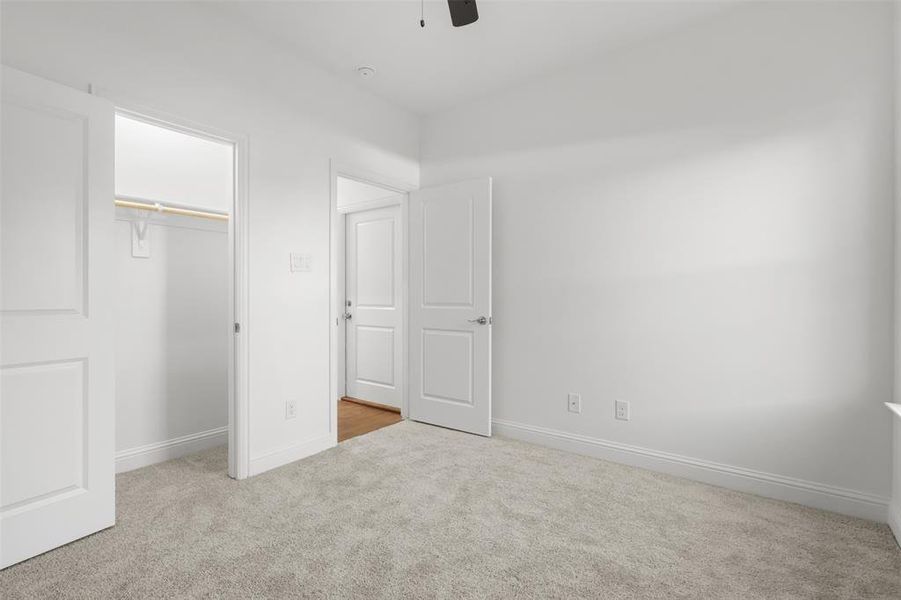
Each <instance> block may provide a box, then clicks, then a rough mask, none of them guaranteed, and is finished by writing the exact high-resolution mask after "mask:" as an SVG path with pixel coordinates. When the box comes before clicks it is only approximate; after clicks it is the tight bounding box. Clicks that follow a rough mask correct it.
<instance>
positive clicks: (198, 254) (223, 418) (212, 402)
mask: <svg viewBox="0 0 901 600" xmlns="http://www.w3.org/2000/svg"><path fill="white" fill-rule="evenodd" d="M133 213H134V211H130V210H127V209H126V210H123V209H119V211H118V215H119V218H120V219H123V220H118V221H117V222H116V451H117V454H118V456H119V459H118V461H117V468H118V469H119V470H120V471H122V470H127V469H129V468H135V467H138V466H144V465H146V464H152V463H154V462H159V461H160V460H167V459H169V458H174V457H175V456H178V455H181V454H184V453H186V452H191V451H196V450H198V449H201V448H203V447H209V446H212V445H217V444H224V443H226V441H227V435H226V430H225V428H226V427H227V425H228V336H229V331H228V314H227V313H228V233H227V228H226V224H225V223H221V222H215V221H214V222H210V221H206V222H202V220H201V219H197V218H191V217H175V216H169V215H166V216H161V217H153V220H152V221H151V224H150V225H149V231H148V242H149V244H150V258H134V257H132V253H131V222H132V218H131V215H132V214H133ZM186 438H187V439H186Z"/></svg>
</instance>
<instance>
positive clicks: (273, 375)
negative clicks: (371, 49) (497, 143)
mask: <svg viewBox="0 0 901 600" xmlns="http://www.w3.org/2000/svg"><path fill="white" fill-rule="evenodd" d="M2 60H3V63H4V64H8V65H10V66H12V67H15V68H18V69H21V70H24V71H28V72H31V73H34V74H36V75H39V76H42V77H45V78H48V79H52V80H55V81H59V82H62V83H64V84H68V85H71V86H73V87H76V88H79V89H83V90H87V89H88V84H89V83H93V84H95V85H97V86H99V87H102V88H104V89H106V90H109V91H111V92H113V93H115V94H117V95H121V96H125V97H127V98H130V99H132V100H133V101H134V102H136V103H138V104H142V105H146V106H150V107H152V108H154V109H155V110H158V111H164V112H167V113H170V114H173V115H176V116H178V117H180V118H183V119H190V120H193V121H197V122H200V123H205V124H208V125H210V126H213V127H216V128H219V129H224V130H229V131H235V132H238V133H243V134H246V135H247V136H248V138H249V147H250V156H249V161H250V164H249V169H250V173H249V190H250V197H249V201H250V240H249V243H250V255H251V256H250V275H249V276H250V285H251V295H250V322H249V323H248V324H247V327H246V329H245V334H246V335H247V336H249V337H248V340H249V341H248V343H249V346H250V349H251V361H252V363H251V367H250V373H249V380H250V388H251V392H250V396H251V397H250V446H251V447H250V452H251V470H252V471H259V470H262V469H265V468H271V467H273V466H276V465H278V464H281V463H284V462H288V461H290V460H293V459H296V458H299V457H301V456H304V455H305V454H307V453H310V452H313V451H316V450H319V449H322V448H325V447H327V446H328V445H330V444H331V443H332V441H331V440H332V435H331V434H330V432H329V406H330V404H331V403H330V402H329V400H328V394H329V391H328V389H329V375H328V373H329V364H328V359H329V353H328V351H327V349H328V347H329V331H330V327H331V326H332V324H331V322H330V318H329V274H328V264H329V261H328V252H329V213H330V207H329V198H330V195H329V185H330V182H329V178H330V175H329V159H331V158H334V159H336V160H338V161H339V162H340V163H342V164H346V165H359V166H361V167H362V168H366V169H368V170H370V171H374V172H379V173H384V174H385V175H386V176H390V177H392V178H395V179H398V180H402V181H412V182H417V181H418V179H419V167H418V143H419V138H418V134H419V123H418V119H417V118H416V117H414V116H413V115H411V114H409V113H406V112H404V111H402V110H400V109H397V108H394V107H393V106H391V105H389V104H388V103H386V102H384V101H381V100H378V99H376V98H375V97H373V96H370V95H368V94H365V93H363V92H360V91H358V90H357V88H355V87H353V86H350V85H345V84H343V83H340V82H337V81H336V80H334V79H333V78H331V77H330V76H328V75H327V74H325V73H324V72H322V71H320V70H318V69H316V68H313V67H311V66H310V65H308V64H306V63H304V61H302V60H300V59H298V57H296V56H293V55H291V54H288V53H286V52H283V51H282V49H281V48H279V47H275V46H272V45H270V43H269V42H268V41H267V40H263V39H258V38H256V37H254V36H253V35H248V32H247V31H246V29H245V28H242V27H241V24H240V23H237V22H234V21H231V20H229V18H228V17H226V16H225V15H223V14H222V12H221V11H218V10H217V9H216V5H215V4H214V3H198V4H187V3H132V2H128V3H119V2H111V3H96V4H95V3H81V2H65V3H58V4H57V3H54V4H51V3H9V2H4V3H3V5H2ZM291 252H301V253H305V254H311V255H312V257H313V266H312V271H311V272H308V273H296V274H293V275H292V274H291V273H290V272H289V268H288V266H289V260H288V256H289V253H291ZM289 398H291V399H295V400H297V403H298V416H297V417H296V418H295V419H291V420H286V419H285V403H286V401H287V400H288V399H289Z"/></svg>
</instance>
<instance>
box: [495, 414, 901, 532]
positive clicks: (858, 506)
mask: <svg viewBox="0 0 901 600" xmlns="http://www.w3.org/2000/svg"><path fill="white" fill-rule="evenodd" d="M493 424H494V427H495V432H496V433H497V434H499V435H501V436H506V437H510V438H513V439H517V440H522V441H525V442H531V443H534V444H540V445H542V446H549V447H551V448H556V449H558V450H566V451H569V452H575V453H577V454H585V455H588V456H593V457H595V458H601V459H604V460H609V461H613V462H618V463H623V464H627V465H631V466H634V467H640V468H643V469H649V470H652V471H658V472H661V473H667V474H669V475H675V476H677V477H685V478H687V479H693V480H695V481H701V482H703V483H708V484H711V485H716V486H720V487H724V488H729V489H732V490H738V491H740V492H747V493H751V494H757V495H759V496H766V497H767V498H775V499H777V500H785V501H788V502H796V503H798V504H804V505H806V506H812V507H814V508H820V509H823V510H830V511H833V512H837V513H842V514H846V515H851V516H854V517H861V518H864V519H871V520H874V521H879V522H883V523H884V522H886V520H887V518H888V509H889V499H888V498H885V497H882V496H877V495H874V494H869V493H865V492H859V491H856V490H849V489H846V488H840V487H835V486H831V485H825V484H821V483H816V482H812V481H805V480H803V479H796V478H793V477H785V476H782V475H776V474H773V473H764V472H761V471H754V470H752V469H744V468H741V467H733V466H731V465H724V464H720V463H714V462H710V461H706V460H700V459H696V458H690V457H687V456H680V455H678V454H670V453H668V452H660V451H657V450H651V449H649V448H641V447H638V446H630V445H627V444H621V443H619V442H612V441H609V440H602V439H597V438H592V437H588V436H584V435H577V434H572V433H567V432H565V431H559V430H555V429H548V428H545V427H535V426H533V425H526V424H524V423H515V422H512V421H505V420H501V419H495V420H494V421H493Z"/></svg>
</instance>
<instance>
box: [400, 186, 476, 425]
mask: <svg viewBox="0 0 901 600" xmlns="http://www.w3.org/2000/svg"><path fill="white" fill-rule="evenodd" d="M409 357H410V358H409V361H410V392H409V397H410V418H412V419H414V420H416V421H423V422H425V423H432V424H434V425H441V426H442V427H449V428H451V429H459V430H461V431H467V432H470V433H477V434H479V435H491V180H490V179H478V180H473V181H465V182H463V183H458V184H454V185H447V186H441V187H436V188H426V189H422V190H419V191H418V192H412V193H411V194H410V355H409Z"/></svg>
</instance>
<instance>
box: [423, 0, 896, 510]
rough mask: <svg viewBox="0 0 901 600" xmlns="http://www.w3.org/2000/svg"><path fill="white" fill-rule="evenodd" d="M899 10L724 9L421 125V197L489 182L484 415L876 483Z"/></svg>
mask: <svg viewBox="0 0 901 600" xmlns="http://www.w3.org/2000/svg"><path fill="white" fill-rule="evenodd" d="M891 10H892V7H891V4H889V3H871V2H867V3H846V4H841V3H757V4H751V5H747V6H743V7H736V8H735V9H734V10H730V11H727V12H726V13H723V14H722V15H719V16H717V17H714V18H711V19H709V20H707V21H704V22H699V23H697V24H695V25H691V26H685V27H683V28H681V29H678V30H674V31H672V32H671V33H669V34H667V35H660V36H658V37H657V38H655V39H654V40H653V41H650V42H648V43H645V44H641V45H636V46H633V47H628V48H622V49H620V50H619V51H617V52H615V53H612V54H609V55H608V56H607V57H605V58H603V59H600V60H595V61H593V62H591V63H588V64H585V65H581V66H576V67H574V68H573V69H571V70H568V71H566V72H561V73H557V74H554V75H550V76H548V77H545V78H541V79H537V80H534V81H532V82H530V83H528V84H527V85H524V86H522V87H520V88H517V89H515V90H510V91H508V92H506V93H503V94H500V95H495V96H492V97H490V98H487V99H484V100H481V101H478V102H474V103H472V104H468V105H466V106H462V107H458V108H455V109H454V110H452V111H449V112H446V113H443V114H439V115H437V116H433V117H429V118H426V119H425V121H424V132H423V142H422V184H423V185H424V186H428V185H433V184H439V183H443V182H450V181H454V180H459V179H464V178H470V177H477V176H487V175H490V176H493V177H494V182H495V187H494V223H495V229H494V274H495V279H494V312H495V326H494V354H493V356H494V387H493V394H494V416H495V417H496V418H498V419H502V420H506V421H512V422H517V423H523V424H526V425H531V426H539V427H545V428H550V429H555V430H559V431H563V432H567V433H572V434H578V435H582V436H587V437H590V438H595V439H601V440H610V441H613V442H616V443H619V444H630V445H634V446H640V447H644V448H649V449H652V450H656V451H660V452H666V453H672V454H678V455H681V456H685V457H692V458H695V459H700V460H703V461H708V462H716V463H721V464H725V465H732V466H736V467H742V468H744V469H751V470H756V471H761V472H764V473H768V474H773V475H777V476H782V477H787V478H792V479H801V480H805V481H810V482H815V483H816V484H819V485H823V486H834V487H838V488H845V489H848V490H853V491H855V492H861V493H863V494H871V495H873V496H876V497H880V498H886V497H887V496H888V495H889V493H890V483H889V481H890V477H889V473H890V456H891V450H890V448H891V424H890V422H889V419H887V418H886V410H885V408H884V407H883V406H882V403H883V402H884V401H886V400H888V399H889V398H891V395H892V371H893V365H892V358H891V357H892V344H893V341H892V337H893V336H892V295H893V283H892V281H893V273H892V263H893V259H892V252H893V251H892V247H893V239H892V236H893V224H892V221H893V199H892V195H893V192H892V190H893V169H894V165H893V158H892V156H893V154H892V143H893V142H892V132H893V130H894V128H893V118H894V116H893V106H892V97H893V86H894V80H893V73H892V54H893V52H892V39H893V34H892V22H893V18H892V16H891ZM570 391H572V392H581V394H582V414H581V415H576V414H572V413H568V412H567V410H566V394H567V392H570ZM617 399H622V400H628V401H630V402H631V408H632V410H631V412H632V420H631V421H630V422H628V423H626V422H622V421H616V420H614V409H613V403H614V400H617Z"/></svg>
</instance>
